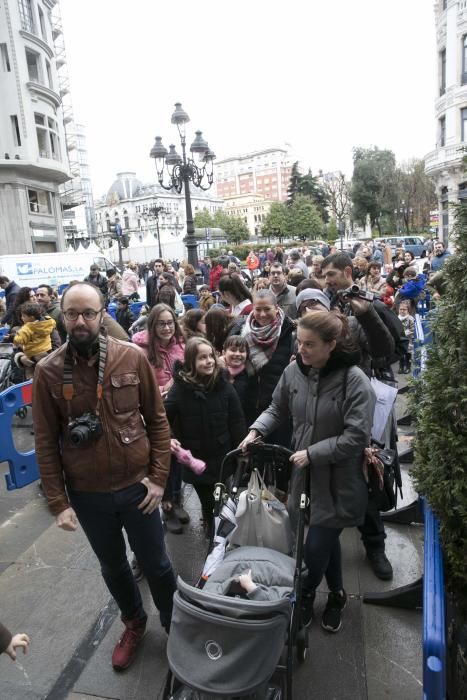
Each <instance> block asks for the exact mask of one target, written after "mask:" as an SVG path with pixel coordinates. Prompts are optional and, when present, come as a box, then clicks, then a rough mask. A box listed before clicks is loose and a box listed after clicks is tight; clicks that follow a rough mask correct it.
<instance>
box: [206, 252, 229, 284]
mask: <svg viewBox="0 0 467 700" xmlns="http://www.w3.org/2000/svg"><path fill="white" fill-rule="evenodd" d="M229 262H230V259H229V258H228V257H227V256H223V255H221V256H220V257H219V258H217V260H216V259H214V260H213V261H212V270H211V273H210V275H209V286H210V287H211V292H215V291H217V289H218V287H219V279H220V277H221V276H222V273H223V272H224V270H227V268H228V266H229Z"/></svg>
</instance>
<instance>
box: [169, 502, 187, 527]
mask: <svg viewBox="0 0 467 700" xmlns="http://www.w3.org/2000/svg"><path fill="white" fill-rule="evenodd" d="M172 510H173V512H174V513H175V517H177V518H178V519H179V520H180V522H181V523H182V524H183V525H186V524H187V523H189V522H190V516H189V515H188V513H187V512H186V510H185V508H184V507H183V506H182V505H181V504H179V503H173V504H172Z"/></svg>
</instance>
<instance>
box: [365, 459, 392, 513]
mask: <svg viewBox="0 0 467 700" xmlns="http://www.w3.org/2000/svg"><path fill="white" fill-rule="evenodd" d="M375 456H376V458H377V460H378V462H379V464H368V497H369V498H370V499H371V500H372V501H373V502H376V506H377V508H378V510H380V511H381V512H383V513H385V512H386V511H388V510H392V509H393V508H395V506H396V502H397V501H396V489H395V486H394V484H395V477H394V462H395V459H396V452H395V450H377V451H376V453H375Z"/></svg>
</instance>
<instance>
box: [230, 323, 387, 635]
mask: <svg viewBox="0 0 467 700" xmlns="http://www.w3.org/2000/svg"><path fill="white" fill-rule="evenodd" d="M297 342H298V354H297V357H296V361H295V362H292V363H291V364H290V365H289V366H288V367H287V369H286V370H285V372H284V373H283V375H282V377H281V379H280V381H279V383H278V385H277V387H276V389H275V390H274V394H273V397H272V402H271V405H270V406H269V408H268V409H267V410H266V411H264V412H263V413H262V415H261V416H260V417H259V418H258V420H257V421H256V422H255V423H253V425H252V426H251V428H250V432H249V433H248V435H247V437H246V438H245V439H244V440H243V442H242V447H244V448H245V447H246V445H247V444H248V443H249V442H251V441H253V440H256V439H257V438H258V436H262V437H266V436H268V441H269V439H270V438H269V436H270V434H271V432H272V431H273V430H274V429H275V428H276V427H277V425H279V423H280V421H281V419H282V416H283V415H284V414H289V415H291V417H292V419H293V448H292V449H293V450H294V454H293V455H292V456H291V458H290V461H291V463H292V465H293V476H294V477H295V478H294V479H293V481H294V482H295V481H296V480H298V481H300V480H301V479H300V477H303V475H304V474H305V473H306V472H305V470H308V474H309V484H308V488H309V496H310V527H309V530H308V534H307V537H306V541H305V550H304V559H305V562H306V565H307V569H308V572H307V576H306V578H305V579H304V582H303V598H302V623H303V624H304V625H305V626H308V625H309V624H310V622H311V620H312V617H313V603H314V599H315V591H316V589H317V587H318V586H319V584H320V582H321V580H322V579H323V577H325V578H326V582H327V584H328V588H329V595H328V601H327V604H326V607H325V609H324V613H323V618H322V622H321V625H322V627H323V628H324V629H325V630H327V631H328V632H337V631H338V630H339V629H340V627H341V615H342V610H343V609H344V607H345V605H346V602H347V596H346V593H345V590H344V587H343V581H342V561H341V551H340V543H339V537H340V534H341V532H342V530H343V528H344V527H354V526H355V525H361V524H362V523H363V520H364V517H365V510H366V506H367V501H368V487H367V484H366V482H365V477H364V473H363V468H362V465H363V462H364V454H365V448H366V447H367V446H368V444H369V440H370V434H371V427H372V424H373V411H374V406H375V395H374V392H373V389H372V387H371V384H370V380H369V379H368V377H367V376H366V375H365V374H364V372H363V371H362V370H361V369H360V368H359V367H358V366H357V365H358V363H359V361H360V353H359V352H358V350H357V349H356V346H355V345H354V344H353V341H352V339H351V335H350V331H349V326H348V322H347V319H346V318H345V317H344V316H343V315H342V314H340V313H338V312H335V311H331V312H329V313H322V312H320V311H311V312H310V313H308V314H306V315H305V316H303V317H302V318H301V319H300V320H299V322H298V329H297Z"/></svg>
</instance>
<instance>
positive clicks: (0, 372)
mask: <svg viewBox="0 0 467 700" xmlns="http://www.w3.org/2000/svg"><path fill="white" fill-rule="evenodd" d="M14 356H15V348H14V345H13V343H0V393H1V392H2V391H5V389H9V388H10V387H11V386H14V385H15V384H20V383H21V382H24V374H23V372H22V371H21V370H20V369H19V367H17V365H16V363H15V360H14ZM16 415H17V416H18V417H19V418H26V416H27V409H26V407H25V406H23V407H22V408H19V409H18V410H17V411H16Z"/></svg>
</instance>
